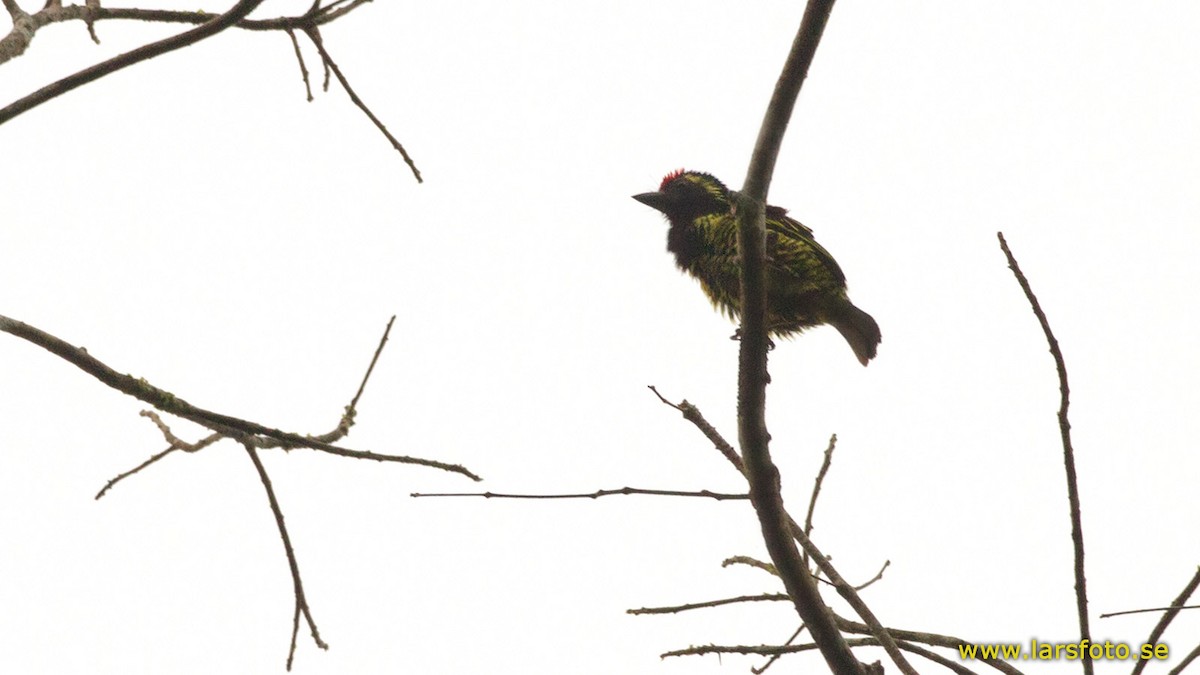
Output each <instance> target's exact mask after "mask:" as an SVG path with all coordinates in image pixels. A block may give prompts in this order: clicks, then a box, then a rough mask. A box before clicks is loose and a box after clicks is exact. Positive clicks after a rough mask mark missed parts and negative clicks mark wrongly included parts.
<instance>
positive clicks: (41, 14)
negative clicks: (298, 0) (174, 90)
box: [0, 0, 369, 64]
mask: <svg viewBox="0 0 1200 675" xmlns="http://www.w3.org/2000/svg"><path fill="white" fill-rule="evenodd" d="M367 2H369V0H353V1H352V2H350V3H349V4H348V5H347V6H345V7H338V5H341V4H343V3H341V2H333V3H330V4H329V5H326V6H325V7H321V8H319V10H318V11H317V12H315V13H314V12H312V11H308V12H305V13H304V14H303V15H300V16H280V17H276V18H272V19H246V18H243V19H239V20H238V21H237V22H236V23H235V24H234V26H233V27H235V28H238V29H241V30H247V31H276V30H288V29H297V28H302V27H303V26H306V25H316V26H322V25H325V24H327V23H330V22H331V21H334V20H336V19H338V18H340V17H342V16H344V15H345V14H346V13H348V12H350V11H353V10H354V9H355V8H357V7H359V6H361V5H363V4H366V3H367ZM5 6H6V7H10V6H11V7H10V12H11V8H16V9H18V10H19V9H20V8H19V7H17V5H16V2H15V0H6V2H5ZM19 16H20V23H19V24H18V21H17V17H16V16H14V17H13V18H14V21H13V29H12V30H10V31H9V34H8V35H6V36H4V37H3V38H0V64H3V63H4V62H6V61H8V60H10V59H13V58H16V57H18V56H20V55H21V54H23V53H24V52H25V50H26V49H27V48H28V47H29V44H30V43H31V42H32V40H33V36H34V33H36V32H37V31H38V30H39V29H41V28H43V27H45V26H49V25H52V24H56V23H65V22H68V21H83V22H84V23H85V24H87V25H89V26H92V25H94V24H96V23H99V22H101V21H113V20H117V21H144V22H147V23H174V24H181V25H190V26H199V25H201V24H204V23H207V22H209V21H212V19H213V17H214V16H216V15H215V14H213V13H212V12H206V11H204V10H197V11H177V10H167V9H139V8H136V7H101V6H100V4H99V3H98V2H92V1H90V0H85V4H83V5H67V6H65V7H64V6H63V4H62V0H51V1H50V2H47V3H46V5H45V6H44V7H43V8H42V9H41V10H39V11H38V12H36V13H34V14H32V15H30V14H26V13H24V12H21V13H20V15H19Z"/></svg>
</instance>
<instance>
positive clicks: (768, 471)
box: [734, 0, 864, 675]
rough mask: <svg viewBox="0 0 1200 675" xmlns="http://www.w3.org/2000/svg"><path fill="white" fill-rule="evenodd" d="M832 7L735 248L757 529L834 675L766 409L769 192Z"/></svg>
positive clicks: (772, 141) (797, 58)
mask: <svg viewBox="0 0 1200 675" xmlns="http://www.w3.org/2000/svg"><path fill="white" fill-rule="evenodd" d="M832 9H833V0H810V1H809V3H808V5H807V7H806V8H805V10H804V18H803V20H802V21H801V23H800V30H799V31H798V32H797V33H796V38H795V40H793V42H792V48H791V51H790V52H789V54H788V57H787V61H786V62H785V63H784V66H783V72H782V73H781V74H780V76H779V80H778V82H777V83H776V85H775V92H774V93H773V94H772V96H771V102H770V104H769V105H768V106H767V112H766V114H765V116H764V118H763V123H762V127H761V128H760V130H759V134H758V141H757V142H756V143H755V147H754V154H753V155H752V156H751V159H750V167H749V169H748V170H747V175H746V182H745V184H744V186H743V189H742V192H741V194H739V195H738V197H737V201H736V203H735V204H734V208H735V209H736V213H737V218H738V251H739V252H740V255H741V263H742V264H741V268H742V276H741V317H742V325H741V337H742V341H741V346H740V350H739V352H738V441H739V443H740V445H741V448H742V457H743V459H744V461H745V465H746V478H747V480H748V481H749V483H750V498H751V499H752V500H753V502H754V510H755V513H757V514H758V519H759V524H760V525H761V527H762V532H763V541H764V542H765V543H766V547H767V551H768V553H769V554H770V555H771V560H772V562H774V563H775V567H776V569H777V570H778V571H779V576H780V578H781V579H782V580H783V583H784V586H785V587H786V588H787V591H788V595H789V596H791V598H792V602H793V603H794V604H795V606H796V612H797V613H798V614H799V615H800V618H801V619H802V620H803V621H804V623H805V625H806V626H808V629H809V631H810V632H811V633H812V636H813V642H815V643H816V644H817V646H818V647H819V649H820V650H821V655H822V656H823V657H824V658H825V662H826V663H827V664H828V665H829V668H830V670H832V671H833V672H834V673H837V674H838V675H859V674H860V673H862V672H864V668H863V666H862V664H860V663H859V662H858V659H856V658H855V657H854V654H853V653H851V651H850V646H849V645H848V644H847V643H846V640H845V638H844V637H843V636H842V634H841V632H840V631H839V630H838V628H837V625H836V623H835V622H834V618H833V613H832V612H831V611H830V609H829V607H827V606H826V605H825V603H824V601H823V600H822V599H821V596H820V594H819V593H818V591H817V588H816V583H815V582H814V581H813V579H812V577H811V576H810V575H809V573H808V569H807V568H806V567H805V565H804V561H803V560H802V559H801V557H800V552H799V550H798V549H797V548H796V544H795V542H794V541H793V540H792V536H791V534H792V533H791V531H790V528H789V518H788V515H787V512H786V511H785V510H784V506H783V497H782V495H781V494H780V491H779V488H780V485H779V470H778V469H777V468H776V467H775V464H774V462H772V461H771V455H770V451H769V449H768V443H769V442H770V434H769V433H768V432H767V424H766V416H765V408H766V390H767V382H768V381H769V379H770V378H769V376H768V374H767V331H766V303H767V293H766V270H765V267H766V237H765V226H764V218H765V215H766V198H767V189H768V187H769V185H770V181H771V173H772V171H773V170H774V168H775V160H776V158H777V157H778V155H779V148H780V145H781V144H782V142H783V134H784V132H785V131H786V130H787V124H788V120H789V119H790V118H791V115H792V110H793V108H795V105H796V97H797V96H798V95H799V94H800V87H801V85H802V84H803V83H804V78H805V77H806V76H807V74H808V68H809V66H810V65H811V64H812V60H813V56H814V55H815V54H816V50H817V45H818V44H819V43H820V41H821V34H822V32H823V31H824V30H825V24H826V22H827V21H828V20H829V13H830V12H831V11H832Z"/></svg>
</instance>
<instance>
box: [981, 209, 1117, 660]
mask: <svg viewBox="0 0 1200 675" xmlns="http://www.w3.org/2000/svg"><path fill="white" fill-rule="evenodd" d="M996 237H997V238H998V239H999V240H1000V249H1001V250H1002V251H1004V257H1005V258H1007V259H1008V267H1009V269H1011V270H1012V273H1013V276H1015V277H1016V278H1017V283H1018V284H1020V285H1021V290H1022V291H1024V292H1025V298H1026V299H1027V300H1028V301H1029V306H1030V307H1032V308H1033V313H1034V314H1035V315H1036V316H1037V320H1038V323H1039V324H1041V326H1042V332H1043V333H1045V335H1046V342H1047V343H1048V344H1049V345H1050V355H1051V356H1053V357H1054V367H1055V369H1056V370H1057V371H1058V389H1059V392H1060V394H1061V396H1060V399H1059V405H1058V430H1059V435H1060V436H1061V437H1062V446H1063V465H1064V467H1065V468H1066V472H1067V502H1068V505H1069V508H1070V512H1071V543H1072V545H1073V548H1074V554H1075V609H1076V613H1077V614H1078V616H1079V636H1080V639H1081V640H1090V639H1091V636H1092V632H1091V629H1090V627H1089V625H1088V624H1089V620H1088V599H1087V577H1086V576H1085V574H1084V564H1083V517H1082V516H1081V515H1080V514H1081V508H1080V505H1079V482H1078V479H1077V478H1076V475H1075V448H1073V447H1072V446H1071V422H1070V420H1069V419H1067V408H1068V407H1070V405H1071V388H1070V386H1069V385H1068V384H1067V364H1066V362H1065V361H1064V360H1063V355H1062V351H1061V350H1060V349H1059V348H1058V340H1057V339H1056V338H1055V337H1054V332H1053V331H1051V330H1050V321H1049V319H1047V318H1046V313H1045V312H1043V311H1042V306H1041V304H1040V303H1038V299H1037V296H1035V295H1034V294H1033V288H1031V287H1030V285H1029V280H1028V279H1026V278H1025V274H1024V273H1022V272H1021V266H1020V265H1018V264H1017V259H1016V258H1015V257H1013V254H1012V251H1011V250H1009V248H1008V242H1007V241H1005V240H1004V233H1003V232H997V233H996ZM1080 660H1081V661H1082V662H1083V672H1084V674H1085V675H1092V672H1093V664H1092V657H1091V655H1090V654H1089V653H1085V654H1084V655H1083V658H1082V659H1080Z"/></svg>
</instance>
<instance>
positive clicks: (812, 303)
mask: <svg viewBox="0 0 1200 675" xmlns="http://www.w3.org/2000/svg"><path fill="white" fill-rule="evenodd" d="M736 197H737V194H736V193H735V192H733V191H732V190H730V189H729V188H727V187H725V185H724V184H723V183H722V182H721V181H719V180H717V179H716V178H715V177H713V176H711V175H709V174H706V173H700V172H697V171H683V170H679V171H676V172H673V173H670V174H667V176H666V177H665V178H663V181H662V185H661V186H659V188H658V192H646V193H643V194H640V195H634V196H633V198H634V199H636V200H638V201H639V202H641V203H643V204H645V205H646V206H649V207H651V208H654V209H657V210H659V211H661V212H662V213H663V215H665V216H666V217H667V221H668V222H669V223H670V228H669V229H668V230H667V250H668V251H670V252H671V253H673V254H674V255H675V264H676V265H678V266H679V269H681V270H683V271H684V272H687V273H688V274H690V275H692V276H693V277H695V278H696V279H698V280H699V281H700V287H701V288H702V289H704V294H705V295H707V296H708V299H709V300H711V301H712V303H713V306H714V307H716V308H717V309H719V310H721V312H722V313H724V314H726V315H728V316H729V317H730V318H732V319H735V320H736V319H737V318H738V315H739V310H740V305H741V293H740V291H739V284H740V276H741V258H739V257H738V248H737V218H736V217H735V216H734V215H733V213H732V207H733V204H734V201H735V200H736ZM766 215H767V218H766V225H767V237H768V247H767V269H768V271H767V330H768V332H769V333H770V334H771V335H774V336H778V337H791V336H793V335H795V334H797V333H799V332H801V331H803V330H804V329H806V328H811V327H813V326H820V325H822V324H829V325H831V326H833V327H834V328H836V329H838V332H839V333H841V334H842V337H844V338H846V342H848V343H849V344H850V348H851V349H853V350H854V355H855V356H857V357H858V360H859V362H860V363H862V364H863V365H864V366H865V365H867V362H869V361H870V360H871V359H873V358H875V350H876V348H877V347H878V346H879V341H880V334H879V325H878V324H876V323H875V319H872V318H871V315H870V314H867V313H866V312H864V311H862V310H861V309H859V308H857V307H855V306H854V304H853V303H851V302H850V298H849V297H847V295H846V275H845V274H843V273H842V268H840V267H838V264H837V261H835V260H834V259H833V256H832V255H830V254H829V251H826V250H825V248H824V247H822V246H821V245H820V244H818V243H817V242H816V240H815V239H813V233H812V230H810V229H808V228H807V227H805V226H804V225H802V224H801V223H800V222H799V221H797V220H795V219H793V218H790V217H788V215H787V211H786V210H784V209H781V208H779V207H778V206H767V214H766Z"/></svg>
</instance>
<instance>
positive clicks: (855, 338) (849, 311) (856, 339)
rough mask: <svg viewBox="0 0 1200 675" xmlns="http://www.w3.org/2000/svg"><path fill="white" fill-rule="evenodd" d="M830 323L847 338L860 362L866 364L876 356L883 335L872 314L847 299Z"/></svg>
mask: <svg viewBox="0 0 1200 675" xmlns="http://www.w3.org/2000/svg"><path fill="white" fill-rule="evenodd" d="M829 323H831V324H832V325H833V327H834V328H836V329H838V332H839V333H841V334H842V337H844V338H846V342H848V343H849V344H850V348H851V349H853V350H854V355H855V356H857V357H858V362H859V363H861V364H863V365H864V366H865V365H867V362H868V361H870V360H871V359H873V358H875V350H876V348H877V347H879V342H880V341H881V340H882V339H883V337H882V336H881V335H880V333H879V324H877V323H875V319H872V318H871V315H870V314H867V313H866V312H864V311H862V310H861V309H859V308H857V307H855V306H854V305H852V304H851V303H850V302H849V301H847V302H846V306H845V307H844V308H842V310H841V311H840V312H839V314H838V316H835V317H833V320H832V321H830V322H829Z"/></svg>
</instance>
